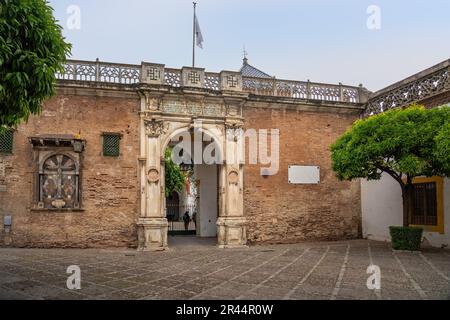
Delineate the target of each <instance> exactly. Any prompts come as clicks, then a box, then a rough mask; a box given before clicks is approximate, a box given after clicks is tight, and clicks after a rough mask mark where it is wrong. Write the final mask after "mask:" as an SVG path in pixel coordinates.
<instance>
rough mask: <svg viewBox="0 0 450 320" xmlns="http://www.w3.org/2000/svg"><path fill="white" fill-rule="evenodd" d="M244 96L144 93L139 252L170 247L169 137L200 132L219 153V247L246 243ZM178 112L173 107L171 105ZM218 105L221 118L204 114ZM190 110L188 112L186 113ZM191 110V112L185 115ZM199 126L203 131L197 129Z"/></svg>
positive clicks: (149, 91)
mask: <svg viewBox="0 0 450 320" xmlns="http://www.w3.org/2000/svg"><path fill="white" fill-rule="evenodd" d="M242 104H243V97H239V96H238V97H227V98H226V99H224V97H220V99H208V97H207V94H204V93H203V94H199V95H191V96H183V100H181V101H180V97H179V95H172V94H162V93H161V91H158V92H154V91H153V90H151V89H147V90H141V111H140V149H141V154H140V157H139V183H140V202H139V204H140V210H139V217H138V219H137V231H138V250H141V251H159V250H165V249H167V248H168V244H167V233H168V221H167V218H166V215H165V194H164V181H165V172H164V169H165V165H164V162H165V161H164V151H165V149H166V147H167V146H168V144H169V142H170V140H171V138H172V137H173V136H176V135H177V134H179V133H181V132H183V131H190V130H192V129H198V130H200V131H201V132H203V133H206V134H207V135H209V136H210V137H211V138H212V139H213V140H214V141H215V142H216V144H217V145H218V146H219V147H220V149H221V154H222V160H223V163H221V164H220V165H219V166H218V170H219V201H218V202H219V217H218V219H217V228H218V230H217V244H218V246H219V248H236V247H243V246H246V244H247V235H246V218H245V217H244V212H243V209H244V208H243V187H244V186H243V182H244V181H243V163H242V162H241V161H240V159H239V156H238V155H239V151H240V150H239V148H240V145H239V143H238V139H237V133H238V132H239V130H241V129H242V128H243V124H244V122H243V118H242ZM174 105H175V106H178V108H173V106H174ZM211 106H214V108H215V110H217V111H218V112H217V114H215V115H211V114H208V116H205V115H204V113H203V112H204V110H205V109H207V108H209V109H208V110H210V109H211V108H212V107H211ZM188 107H190V108H188ZM186 110H187V111H186ZM199 123H201V127H198V124H199Z"/></svg>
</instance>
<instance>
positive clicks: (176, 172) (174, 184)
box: [164, 148, 186, 197]
mask: <svg viewBox="0 0 450 320" xmlns="http://www.w3.org/2000/svg"><path fill="white" fill-rule="evenodd" d="M164 158H165V174H166V179H165V184H166V187H165V193H166V197H168V196H170V195H171V194H172V192H173V191H181V189H182V188H183V186H184V185H185V184H186V176H185V175H184V174H183V171H182V170H181V168H180V166H178V165H177V164H176V163H174V162H173V160H172V149H170V148H167V149H166V151H165V153H164Z"/></svg>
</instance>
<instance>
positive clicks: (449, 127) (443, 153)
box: [434, 123, 450, 172]
mask: <svg viewBox="0 0 450 320" xmlns="http://www.w3.org/2000/svg"><path fill="white" fill-rule="evenodd" d="M435 140H436V148H435V149H434V156H435V157H436V159H438V161H439V162H440V165H441V166H442V167H443V168H444V170H445V171H446V172H450V123H447V124H446V125H445V126H443V127H442V129H441V130H440V131H439V133H438V135H437V136H436V139H435Z"/></svg>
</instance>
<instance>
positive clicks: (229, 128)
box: [225, 122, 244, 141]
mask: <svg viewBox="0 0 450 320" xmlns="http://www.w3.org/2000/svg"><path fill="white" fill-rule="evenodd" d="M243 128H244V124H243V123H242V122H233V123H231V122H226V123H225V130H226V135H227V138H229V139H231V140H234V141H237V140H238V139H239V137H240V136H241V135H242V131H243Z"/></svg>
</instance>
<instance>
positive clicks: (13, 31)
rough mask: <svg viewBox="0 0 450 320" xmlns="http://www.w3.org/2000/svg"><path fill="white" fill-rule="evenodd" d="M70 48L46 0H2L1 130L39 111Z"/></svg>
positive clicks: (0, 50)
mask: <svg viewBox="0 0 450 320" xmlns="http://www.w3.org/2000/svg"><path fill="white" fill-rule="evenodd" d="M70 49H71V46H70V44H67V43H66V42H65V41H64V38H63V36H62V34H61V27H60V26H59V25H58V24H57V21H56V20H55V18H54V17H53V9H52V8H51V7H50V6H49V5H48V3H47V2H46V1H45V0H20V1H17V0H0V133H1V131H2V130H4V129H5V128H11V127H14V126H17V125H18V124H19V123H20V121H21V120H23V119H24V120H26V119H28V117H29V115H30V113H31V114H38V113H39V112H40V110H41V105H42V102H43V101H44V100H45V99H47V98H48V97H50V96H51V95H52V94H53V93H54V84H55V72H56V71H58V70H62V69H63V63H64V61H65V59H66V55H68V54H69V53H70Z"/></svg>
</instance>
